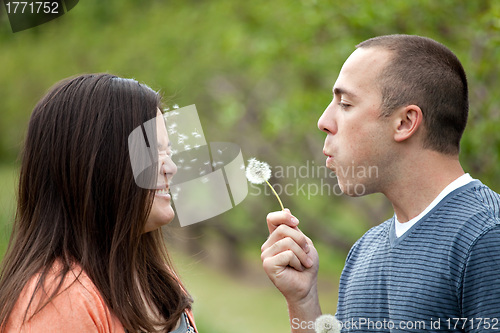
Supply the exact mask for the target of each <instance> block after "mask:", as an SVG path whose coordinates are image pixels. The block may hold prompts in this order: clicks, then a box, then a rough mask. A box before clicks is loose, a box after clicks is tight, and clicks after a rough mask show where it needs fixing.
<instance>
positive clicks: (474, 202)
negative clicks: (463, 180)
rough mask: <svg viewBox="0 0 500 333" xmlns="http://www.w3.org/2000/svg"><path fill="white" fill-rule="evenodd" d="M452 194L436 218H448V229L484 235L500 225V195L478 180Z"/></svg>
mask: <svg viewBox="0 0 500 333" xmlns="http://www.w3.org/2000/svg"><path fill="white" fill-rule="evenodd" d="M455 192H456V193H451V194H450V198H449V200H447V201H445V202H444V204H443V205H442V206H441V207H440V209H439V210H438V212H437V214H436V217H439V218H445V217H447V222H448V223H447V224H446V225H448V228H453V229H460V230H461V231H465V230H474V232H475V233H477V232H479V233H482V232H483V231H485V230H488V229H491V228H492V227H494V226H496V225H498V224H499V223H500V195H499V194H498V193H496V192H495V191H493V190H491V189H490V188H489V187H488V186H486V185H484V184H483V183H481V182H480V181H478V180H475V181H473V182H471V183H469V184H467V185H465V186H464V187H463V188H459V189H457V190H456V191H455Z"/></svg>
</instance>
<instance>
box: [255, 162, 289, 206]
mask: <svg viewBox="0 0 500 333" xmlns="http://www.w3.org/2000/svg"><path fill="white" fill-rule="evenodd" d="M245 176H246V177H247V179H248V181H249V182H250V183H252V184H262V183H264V182H265V183H267V185H269V187H270V188H271V190H272V191H273V193H274V195H275V196H276V198H277V199H278V201H279V203H280V206H281V210H285V208H284V207H283V203H282V202H281V199H280V197H279V195H278V193H276V191H275V190H274V188H273V187H272V186H271V184H269V181H268V180H269V178H271V167H270V166H269V164H267V163H266V162H260V161H257V160H256V159H255V158H251V159H249V160H248V165H247V169H246V171H245Z"/></svg>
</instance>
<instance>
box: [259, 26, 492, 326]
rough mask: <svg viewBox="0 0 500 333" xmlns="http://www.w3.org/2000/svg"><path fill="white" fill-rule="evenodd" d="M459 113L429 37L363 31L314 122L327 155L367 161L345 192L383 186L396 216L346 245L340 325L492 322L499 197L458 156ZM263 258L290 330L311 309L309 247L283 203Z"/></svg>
mask: <svg viewBox="0 0 500 333" xmlns="http://www.w3.org/2000/svg"><path fill="white" fill-rule="evenodd" d="M467 113H468V92H467V81H466V77H465V72H464V70H463V68H462V65H461V64H460V61H459V60H458V59H457V58H456V56H455V55H454V54H453V53H452V52H451V51H450V50H448V49H447V48H446V47H445V46H443V45H441V44H439V43H437V42H435V41H433V40H431V39H428V38H423V37H418V36H406V35H391V36H381V37H377V38H373V39H369V40H367V41H365V42H363V43H361V44H359V45H358V46H357V49H356V50H355V51H354V52H353V53H352V55H351V56H350V57H349V58H348V59H347V60H346V62H345V63H344V65H343V67H342V69H341V71H340V73H339V76H338V79H337V81H336V82H335V85H334V87H333V100H332V102H331V103H330V105H329V106H328V107H327V108H326V110H325V112H324V113H323V115H322V116H321V118H320V119H319V121H318V127H319V129H320V130H322V131H324V132H325V133H326V134H327V135H326V140H325V145H324V153H325V155H326V156H327V160H326V165H327V167H329V168H330V169H331V170H333V171H340V170H342V169H343V168H347V167H349V166H351V167H352V166H355V167H356V168H368V167H373V166H375V167H377V169H378V174H377V175H375V174H374V173H372V174H371V175H370V174H369V173H365V174H366V177H364V178H352V176H353V175H352V173H350V172H337V177H338V182H339V186H340V187H341V189H342V190H343V192H344V193H345V194H347V195H350V196H355V195H356V193H359V191H354V188H355V186H358V187H359V186H363V188H364V189H365V191H364V193H365V194H370V193H375V192H381V193H383V194H384V195H385V196H386V197H387V198H388V199H389V200H390V202H391V203H392V206H393V209H394V213H395V214H394V217H393V218H391V219H389V220H387V221H385V222H384V223H382V224H380V225H378V226H376V227H374V228H372V229H371V230H369V231H368V232H367V233H366V234H365V235H364V236H363V237H362V238H361V239H359V240H358V241H357V242H356V244H354V246H353V247H352V249H351V251H350V252H349V255H348V256H347V259H346V263H345V266H344V270H343V272H342V275H341V278H340V286H339V300H338V307H337V314H336V317H337V319H338V320H339V321H340V323H341V325H342V326H343V331H346V332H347V331H360V332H363V331H364V332H384V331H385V332H390V331H393V332H394V331H420V332H422V331H439V330H441V331H448V332H472V331H473V332H482V331H494V330H500V322H499V318H500V218H499V212H500V196H499V195H498V194H497V193H495V192H493V191H491V190H490V189H489V188H488V187H486V186H485V185H483V184H482V183H481V182H480V181H478V180H474V179H472V178H471V177H470V176H469V175H468V174H464V171H463V169H462V167H461V165H460V162H459V159H458V152H459V143H460V138H461V136H462V133H463V131H464V129H465V125H466V122H467ZM267 222H268V227H269V231H270V236H269V238H268V240H267V241H266V242H265V243H264V245H263V246H262V261H263V266H264V269H265V271H266V273H267V274H268V276H269V277H270V279H271V280H272V281H273V283H274V284H275V285H276V287H277V288H278V289H279V290H280V291H281V292H282V293H283V295H284V296H285V298H286V300H287V303H288V309H289V315H290V323H291V328H292V332H313V331H314V330H313V329H312V328H313V327H311V325H310V323H311V322H314V320H315V319H316V318H317V317H318V316H319V315H320V314H321V309H320V306H319V302H318V295H317V288H316V277H317V272H318V255H317V252H316V250H315V249H314V246H313V244H312V242H311V240H310V239H308V238H307V237H306V236H305V235H304V234H302V232H301V231H300V230H299V229H298V228H297V225H298V220H297V219H296V218H295V217H294V216H293V215H292V214H291V213H290V211H289V210H286V211H283V212H273V213H270V214H269V215H268V217H267Z"/></svg>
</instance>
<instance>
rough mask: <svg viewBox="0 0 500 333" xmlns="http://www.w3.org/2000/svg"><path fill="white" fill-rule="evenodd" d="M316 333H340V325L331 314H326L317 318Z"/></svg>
mask: <svg viewBox="0 0 500 333" xmlns="http://www.w3.org/2000/svg"><path fill="white" fill-rule="evenodd" d="M315 327H316V329H315V331H316V333H339V332H340V323H339V321H338V320H337V318H335V316H332V315H331V314H324V315H321V316H319V317H318V318H316V322H315Z"/></svg>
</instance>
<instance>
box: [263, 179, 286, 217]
mask: <svg viewBox="0 0 500 333" xmlns="http://www.w3.org/2000/svg"><path fill="white" fill-rule="evenodd" d="M266 183H267V185H269V187H270V188H271V190H272V191H273V193H274V195H275V196H276V198H277V199H278V201H279V203H280V206H281V210H285V207H283V203H282V202H281V199H280V196H279V195H278V193H276V191H275V190H274V187H272V186H271V184H269V182H268V181H267V180H266Z"/></svg>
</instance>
